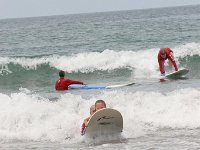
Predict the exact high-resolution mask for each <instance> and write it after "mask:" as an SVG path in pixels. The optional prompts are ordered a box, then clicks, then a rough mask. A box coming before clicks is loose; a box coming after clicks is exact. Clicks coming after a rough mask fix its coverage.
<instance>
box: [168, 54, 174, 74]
mask: <svg viewBox="0 0 200 150" xmlns="http://www.w3.org/2000/svg"><path fill="white" fill-rule="evenodd" d="M170 55H171V56H172V58H173V59H174V54H173V52H171V53H170ZM168 64H169V70H170V72H172V68H173V63H172V62H171V61H170V60H169V61H168Z"/></svg>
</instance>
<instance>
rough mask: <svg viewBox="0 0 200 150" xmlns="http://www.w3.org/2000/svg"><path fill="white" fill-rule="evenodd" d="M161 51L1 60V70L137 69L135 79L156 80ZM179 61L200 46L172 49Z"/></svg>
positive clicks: (74, 70)
mask: <svg viewBox="0 0 200 150" xmlns="http://www.w3.org/2000/svg"><path fill="white" fill-rule="evenodd" d="M158 50H159V48H155V49H146V50H139V51H136V52H134V51H119V52H116V51H114V50H108V49H107V50H104V51H103V52H88V53H79V54H76V55H71V56H58V55H53V56H47V57H42V58H8V57H1V58H0V65H1V66H2V69H1V71H5V70H7V72H8V73H11V70H9V68H8V67H7V65H8V64H10V63H13V64H16V65H17V64H18V65H21V66H22V67H23V68H25V69H27V70H29V69H37V67H38V66H40V65H43V64H49V65H50V67H54V68H57V69H62V70H65V71H67V72H69V73H71V72H85V73H87V72H93V71H95V70H103V71H109V70H114V69H120V68H128V69H130V70H134V73H133V75H134V77H135V78H149V77H150V78H152V77H157V76H158V63H157V53H158ZM172 50H173V51H174V55H175V59H176V61H177V64H178V65H179V62H178V58H179V57H185V56H187V55H189V56H193V55H200V44H199V43H188V44H185V45H180V46H177V47H174V48H172Z"/></svg>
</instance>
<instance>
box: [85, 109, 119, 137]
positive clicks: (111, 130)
mask: <svg viewBox="0 0 200 150" xmlns="http://www.w3.org/2000/svg"><path fill="white" fill-rule="evenodd" d="M122 130H123V118H122V115H121V113H120V112H119V111H117V110H115V109H111V108H104V109H101V110H99V111H97V112H95V113H94V114H93V115H92V117H91V118H90V120H89V122H88V127H87V128H86V130H85V136H87V137H90V138H95V137H101V136H111V135H115V134H120V133H121V132H122Z"/></svg>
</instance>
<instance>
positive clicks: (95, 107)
mask: <svg viewBox="0 0 200 150" xmlns="http://www.w3.org/2000/svg"><path fill="white" fill-rule="evenodd" d="M103 108H106V103H105V102H104V101H103V100H97V101H96V102H95V105H92V106H91V107H90V116H89V117H87V118H86V119H84V121H83V124H82V127H81V135H84V134H85V129H86V127H87V125H88V121H89V120H90V118H91V116H92V115H93V114H94V113H95V112H96V111H97V110H100V109H103Z"/></svg>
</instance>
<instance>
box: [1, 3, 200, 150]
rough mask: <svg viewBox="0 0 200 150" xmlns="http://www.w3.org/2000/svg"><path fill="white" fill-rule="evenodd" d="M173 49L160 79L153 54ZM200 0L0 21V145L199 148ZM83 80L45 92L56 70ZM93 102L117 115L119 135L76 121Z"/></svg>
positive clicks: (87, 110) (17, 147)
mask: <svg viewBox="0 0 200 150" xmlns="http://www.w3.org/2000/svg"><path fill="white" fill-rule="evenodd" d="M160 47H170V48H171V49H172V50H173V51H174V55H175V60H176V62H177V64H178V67H179V68H183V67H184V68H188V69H189V70H190V71H189V73H188V74H187V76H186V77H185V78H183V79H179V80H168V81H166V82H160V80H159V79H160V73H159V70H158V63H157V53H158V50H159V48H160ZM199 64H200V5H197V6H183V7H171V8H157V9H145V10H130V11H116V12H103V13H89V14H76V15H63V16H49V17H35V18H21V19H4V20H0V104H1V105H0V149H4V150H6V149H15V150H16V149H20V150H22V149H38V150H44V149H53V150H57V149H95V150H96V149H97V150H98V149H110V150H113V149H181V150H183V149H199V148H200V119H199V118H200V65H199ZM60 69H62V70H64V71H66V76H67V77H69V78H72V79H77V80H81V81H83V82H85V83H87V84H98V85H114V84H124V83H130V82H135V83H136V84H135V85H133V86H128V87H121V88H113V89H105V90H102V89H101V90H100V89H99V90H69V91H62V92H57V91H55V81H56V79H57V78H58V71H59V70H60ZM97 99H103V100H105V102H106V103H107V106H108V107H110V108H114V109H117V110H118V111H120V112H121V114H122V116H123V120H124V123H123V125H124V128H123V133H122V135H121V138H120V139H119V140H117V141H116V140H111V141H103V139H102V141H101V140H100V141H96V142H95V143H94V142H93V141H89V140H88V139H85V138H84V137H82V136H81V135H80V126H81V124H82V121H83V119H84V118H86V117H87V116H88V115H89V107H90V106H91V105H92V104H94V102H95V101H96V100H97Z"/></svg>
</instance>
